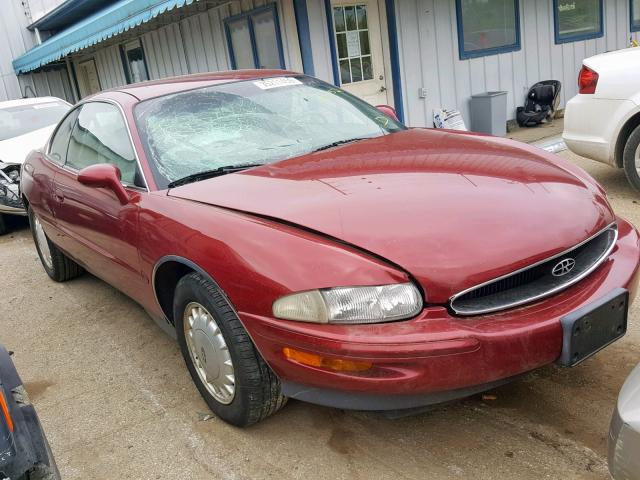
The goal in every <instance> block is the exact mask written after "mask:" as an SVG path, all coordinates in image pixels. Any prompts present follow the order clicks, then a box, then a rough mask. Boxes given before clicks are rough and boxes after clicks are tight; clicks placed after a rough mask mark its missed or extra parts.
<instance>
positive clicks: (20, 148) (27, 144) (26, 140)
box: [0, 124, 56, 164]
mask: <svg viewBox="0 0 640 480" xmlns="http://www.w3.org/2000/svg"><path fill="white" fill-rule="evenodd" d="M55 128H56V125H55V124H54V125H49V126H47V127H44V128H39V129H38V130H34V131H33V132H29V133H25V134H24V135H20V136H18V137H13V138H8V139H6V140H2V141H0V161H2V162H5V163H20V164H22V163H24V160H25V159H26V158H27V155H29V152H31V150H35V149H36V148H42V147H43V146H44V145H45V144H46V143H47V140H49V137H50V136H51V133H52V132H53V130H54V129H55Z"/></svg>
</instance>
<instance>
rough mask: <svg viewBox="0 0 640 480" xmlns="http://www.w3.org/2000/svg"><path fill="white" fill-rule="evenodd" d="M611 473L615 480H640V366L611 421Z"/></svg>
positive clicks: (631, 378)
mask: <svg viewBox="0 0 640 480" xmlns="http://www.w3.org/2000/svg"><path fill="white" fill-rule="evenodd" d="M609 471H610V472H611V475H612V476H613V478H614V479H615V480H640V365H638V366H637V367H636V368H635V369H634V370H633V372H631V375H629V378H627V381H626V382H625V383H624V385H623V386H622V390H621V391H620V396H619V397H618V404H617V405H616V410H615V412H614V413H613V418H612V419H611V428H610V429H609Z"/></svg>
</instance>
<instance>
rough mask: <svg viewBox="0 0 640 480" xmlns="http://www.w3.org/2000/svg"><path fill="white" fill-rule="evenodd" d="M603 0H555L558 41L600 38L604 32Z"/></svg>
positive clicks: (554, 11) (554, 9)
mask: <svg viewBox="0 0 640 480" xmlns="http://www.w3.org/2000/svg"><path fill="white" fill-rule="evenodd" d="M602 1H603V0H553V16H554V22H555V36H556V43H566V42H576V41H578V40H588V39H590V38H598V37H601V36H602V35H603V34H604V27H603V22H602V15H603V5H602Z"/></svg>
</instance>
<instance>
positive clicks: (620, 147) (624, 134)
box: [613, 111, 640, 168]
mask: <svg viewBox="0 0 640 480" xmlns="http://www.w3.org/2000/svg"><path fill="white" fill-rule="evenodd" d="M638 126H640V111H637V112H635V113H634V114H633V115H631V117H629V118H628V119H627V121H626V122H625V123H624V125H622V128H621V129H620V132H619V133H618V137H617V139H616V144H615V150H614V152H613V160H614V162H615V166H616V167H618V168H622V167H623V160H624V159H623V156H624V147H625V145H626V144H627V140H629V136H630V135H631V132H633V131H634V130H635V129H636V127H638Z"/></svg>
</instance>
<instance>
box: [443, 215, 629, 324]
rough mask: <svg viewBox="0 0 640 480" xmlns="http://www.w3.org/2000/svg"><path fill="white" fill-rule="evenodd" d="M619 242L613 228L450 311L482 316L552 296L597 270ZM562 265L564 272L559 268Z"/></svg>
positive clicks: (488, 286)
mask: <svg viewBox="0 0 640 480" xmlns="http://www.w3.org/2000/svg"><path fill="white" fill-rule="evenodd" d="M617 238H618V230H617V228H616V225H615V224H613V225H610V226H609V227H607V228H605V229H604V230H602V231H601V232H599V233H597V234H596V235H594V236H593V237H591V238H589V239H587V240H585V241H584V242H582V243H581V244H579V245H576V246H575V247H573V248H571V249H569V250H566V251H564V252H562V253H560V254H558V255H554V256H553V257H551V258H548V259H546V260H543V261H542V262H539V263H536V264H534V265H530V266H528V267H525V268H523V269H521V270H518V271H516V272H513V273H511V274H508V275H505V276H502V277H500V278H496V279H494V280H491V281H489V282H485V283H483V284H481V285H476V286H475V287H471V288H469V289H467V290H464V291H463V292H460V293H458V294H456V295H454V296H453V297H451V299H450V302H449V303H450V305H451V309H452V310H453V311H454V312H455V313H457V314H458V315H480V314H483V313H490V312H496V311H498V310H505V309H507V308H512V307H516V306H519V305H523V304H525V303H530V302H533V301H535V300H539V299H541V298H544V297H548V296H549V295H553V294H554V293H557V292H559V291H560V290H563V289H565V288H567V287H569V286H570V285H573V284H574V283H576V282H579V281H580V280H581V279H583V278H584V277H586V276H587V275H589V274H590V273H591V272H592V271H593V270H595V269H596V268H597V267H598V265H600V264H601V263H602V262H603V261H604V260H605V259H606V258H607V256H608V255H609V253H611V250H612V249H613V246H614V245H615V243H616V239H617ZM563 261H564V263H563V265H564V266H565V268H562V266H561V265H560V263H561V262H563ZM569 266H570V268H569ZM567 269H569V270H568V271H567Z"/></svg>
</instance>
